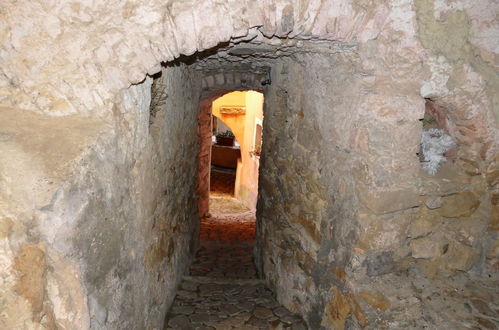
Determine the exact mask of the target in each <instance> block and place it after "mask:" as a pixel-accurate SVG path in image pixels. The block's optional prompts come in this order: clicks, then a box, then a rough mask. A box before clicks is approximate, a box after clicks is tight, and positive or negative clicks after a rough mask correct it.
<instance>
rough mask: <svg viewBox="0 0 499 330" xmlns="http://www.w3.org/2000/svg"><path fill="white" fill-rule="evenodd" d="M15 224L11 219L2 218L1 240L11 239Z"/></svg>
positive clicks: (0, 227) (0, 222) (0, 225)
mask: <svg viewBox="0 0 499 330" xmlns="http://www.w3.org/2000/svg"><path fill="white" fill-rule="evenodd" d="M13 225H14V222H13V221H12V220H11V219H10V218H0V239H3V238H6V237H9V236H10V234H11V233H12V226H13Z"/></svg>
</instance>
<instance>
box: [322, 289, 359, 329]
mask: <svg viewBox="0 0 499 330" xmlns="http://www.w3.org/2000/svg"><path fill="white" fill-rule="evenodd" d="M332 290H333V299H332V300H331V301H330V302H329V304H328V307H327V308H328V312H329V318H330V322H331V324H332V325H333V327H334V329H338V330H343V329H345V323H346V320H347V318H348V317H349V315H350V313H351V312H352V309H351V307H350V303H349V301H348V299H347V298H346V297H345V296H343V294H342V293H341V291H340V290H339V289H338V288H337V287H336V286H333V288H332ZM323 325H327V324H326V323H325V322H324V321H323Z"/></svg>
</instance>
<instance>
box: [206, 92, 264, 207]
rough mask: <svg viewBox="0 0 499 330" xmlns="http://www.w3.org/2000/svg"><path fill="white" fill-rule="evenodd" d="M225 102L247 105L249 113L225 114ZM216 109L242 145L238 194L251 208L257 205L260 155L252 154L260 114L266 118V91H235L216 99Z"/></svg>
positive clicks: (236, 188) (213, 108) (216, 113)
mask: <svg viewBox="0 0 499 330" xmlns="http://www.w3.org/2000/svg"><path fill="white" fill-rule="evenodd" d="M221 106H246V114H245V115H223V114H221V113H220V107H221ZM212 113H213V115H214V116H216V117H218V118H220V119H221V120H222V121H223V122H224V123H225V125H227V126H228V127H229V128H230V129H231V131H232V132H233V133H234V135H235V137H236V139H237V141H238V142H239V144H240V146H241V159H240V160H239V161H238V165H237V174H236V186H235V195H236V198H237V199H239V200H240V201H241V202H243V203H244V204H245V205H246V206H248V207H249V208H250V209H255V208H256V200H257V194H258V167H259V163H260V161H259V158H258V157H255V156H252V155H251V154H250V152H251V151H252V150H254V145H253V143H254V135H255V122H256V118H258V119H260V120H263V94H262V93H259V92H255V91H248V92H232V93H229V94H226V95H224V96H222V97H220V98H218V99H217V100H215V102H213V105H212Z"/></svg>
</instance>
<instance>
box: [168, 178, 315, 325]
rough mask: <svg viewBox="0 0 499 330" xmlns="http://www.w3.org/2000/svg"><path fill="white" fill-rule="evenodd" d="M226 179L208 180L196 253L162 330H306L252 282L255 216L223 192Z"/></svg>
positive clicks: (261, 284) (254, 278)
mask: <svg viewBox="0 0 499 330" xmlns="http://www.w3.org/2000/svg"><path fill="white" fill-rule="evenodd" d="M213 172H215V171H212V173H213ZM228 178H229V179H230V174H229V175H227V173H225V175H224V173H223V172H217V174H215V175H212V177H211V193H210V195H211V196H210V213H211V216H209V217H206V218H204V219H202V221H201V228H200V243H201V244H200V245H201V248H200V249H199V251H198V253H197V255H196V259H195V261H194V262H193V264H192V266H191V268H190V272H189V275H188V276H185V277H184V279H183V281H182V283H181V285H180V288H179V290H178V292H177V295H176V297H175V300H174V301H173V304H172V307H171V309H170V311H169V313H168V314H167V317H166V321H165V329H306V327H305V323H304V322H303V321H302V319H301V318H300V317H298V316H297V315H294V314H293V313H291V312H290V311H289V310H287V309H286V308H284V307H282V306H281V305H280V304H279V303H278V302H277V301H276V300H275V297H274V294H273V293H272V291H271V290H269V289H268V288H267V287H266V286H265V284H264V282H263V281H262V280H259V279H257V273H256V268H255V263H254V258H253V247H254V242H255V212H254V211H250V210H249V209H248V208H246V207H245V206H244V205H243V204H242V203H241V202H239V201H238V200H237V199H235V198H234V197H233V195H232V194H231V193H230V192H228V189H227V184H228V183H229V184H230V182H231V181H230V180H227V179H228Z"/></svg>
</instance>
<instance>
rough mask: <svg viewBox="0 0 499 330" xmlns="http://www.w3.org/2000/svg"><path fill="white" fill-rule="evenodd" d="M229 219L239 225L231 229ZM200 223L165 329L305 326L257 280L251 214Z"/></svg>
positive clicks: (201, 329) (286, 327)
mask: <svg viewBox="0 0 499 330" xmlns="http://www.w3.org/2000/svg"><path fill="white" fill-rule="evenodd" d="M217 221H218V223H217ZM231 221H232V222H235V223H237V224H238V225H237V226H235V227H234V226H233V223H232V227H231V226H230V225H231V224H230V222H231ZM250 222H253V224H249V223H250ZM203 223H204V224H203ZM203 223H202V225H201V235H200V237H201V248H200V250H199V251H198V253H197V255H196V259H195V261H194V262H193V264H192V266H191V268H190V276H186V277H185V278H184V281H183V282H182V283H181V285H180V289H179V290H178V292H177V296H176V297H175V300H174V301H173V304H172V307H171V309H170V311H169V312H168V313H167V316H166V321H165V326H166V327H165V329H185V330H187V329H200V330H205V329H217V330H232V329H238V330H244V329H247V330H255V329H294V330H302V329H307V328H306V326H305V325H304V323H303V320H302V319H301V318H300V317H299V316H297V315H294V314H292V313H291V312H290V311H289V310H287V309H286V308H285V307H283V306H281V305H280V304H279V303H278V302H277V301H276V300H275V297H274V294H273V293H272V291H270V290H269V289H268V288H267V287H265V285H264V284H263V282H261V281H260V280H258V279H257V272H256V268H255V265H254V261H253V239H254V215H253V214H248V213H244V215H243V216H237V215H231V216H227V217H226V216H224V217H219V218H218V219H217V218H210V219H204V220H203ZM475 304H476V305H480V303H475ZM474 307H475V306H474ZM480 307H481V309H482V310H485V308H483V306H482V305H480ZM475 308H477V307H475ZM482 322H483V323H485V322H484V321H482Z"/></svg>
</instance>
